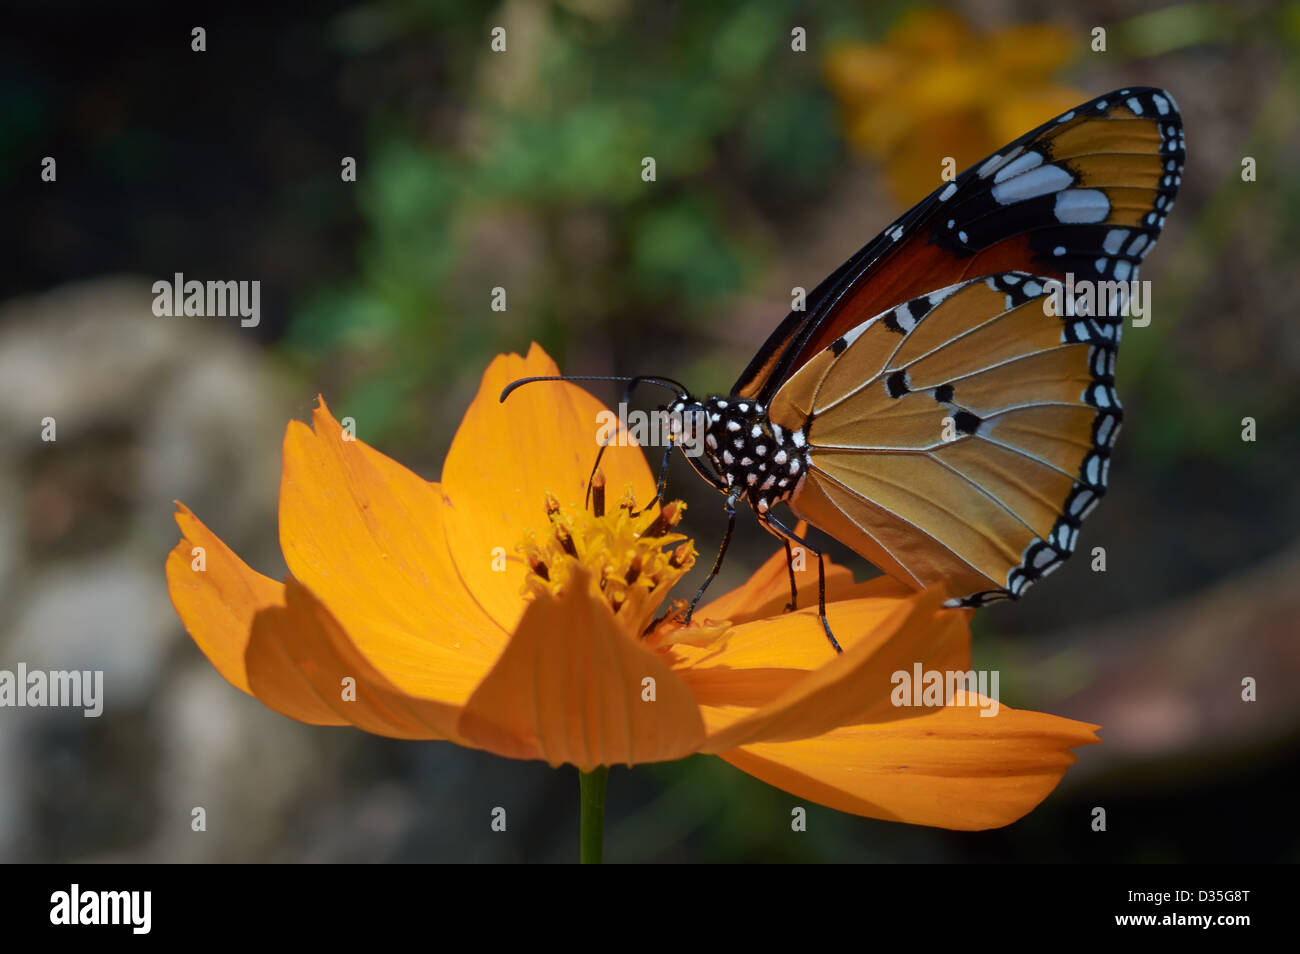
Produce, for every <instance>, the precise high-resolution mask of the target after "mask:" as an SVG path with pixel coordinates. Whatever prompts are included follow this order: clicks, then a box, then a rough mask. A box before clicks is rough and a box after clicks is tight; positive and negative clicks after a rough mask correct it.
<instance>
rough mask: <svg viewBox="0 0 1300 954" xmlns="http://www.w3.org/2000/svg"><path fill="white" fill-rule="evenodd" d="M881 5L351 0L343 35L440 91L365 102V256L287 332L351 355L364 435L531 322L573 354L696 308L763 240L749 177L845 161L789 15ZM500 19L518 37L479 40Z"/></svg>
mask: <svg viewBox="0 0 1300 954" xmlns="http://www.w3.org/2000/svg"><path fill="white" fill-rule="evenodd" d="M889 17H890V9H889V8H888V7H885V8H874V9H871V10H868V8H867V5H863V7H861V8H855V7H854V6H853V5H844V6H843V7H842V8H841V9H840V10H839V11H837V12H836V13H835V15H834V16H831V17H829V18H827V17H824V16H819V17H815V18H814V17H809V16H808V15H807V11H806V10H804V8H803V5H801V4H799V3H795V2H781V3H772V4H763V5H737V4H718V5H714V4H699V5H696V4H684V5H680V6H677V7H674V8H672V13H671V15H668V16H665V15H664V11H662V10H653V11H648V12H647V11H637V10H634V9H633V8H632V7H631V6H630V5H623V4H618V3H611V4H594V3H592V4H586V3H578V2H574V3H568V4H555V5H551V6H546V5H535V4H524V3H506V4H503V5H501V6H500V7H495V8H493V7H483V6H480V5H463V4H442V3H418V2H389V3H377V4H373V5H370V6H367V7H364V8H361V9H360V10H357V11H353V12H350V13H348V14H346V15H345V16H343V17H341V18H340V21H339V23H338V25H337V29H336V31H335V33H336V35H337V36H338V37H339V41H340V44H341V45H343V46H345V48H346V49H347V51H348V52H349V53H350V54H352V55H354V56H357V57H361V58H363V59H366V58H369V59H372V60H373V59H374V58H376V57H383V58H386V59H392V60H393V61H395V62H399V63H403V64H408V65H412V66H418V67H420V68H428V69H429V71H430V75H429V76H428V78H427V81H428V83H429V84H430V85H431V87H433V88H434V92H433V93H432V94H430V95H428V96H422V97H419V98H418V102H416V103H406V102H400V101H399V102H392V103H375V104H374V109H373V120H372V130H371V135H370V142H369V144H368V150H367V155H366V156H364V157H362V158H360V160H359V162H360V168H359V175H358V183H357V190H356V196H357V202H358V203H359V208H360V214H361V217H362V220H363V223H364V237H363V239H362V242H361V246H360V250H359V255H358V262H357V270H356V273H355V274H354V275H349V276H341V277H339V278H338V279H337V280H334V281H330V282H327V283H325V284H324V285H323V287H321V288H319V289H317V290H316V291H315V292H314V293H313V294H312V295H311V296H310V297H309V298H308V299H307V300H306V301H305V302H303V304H302V305H301V307H300V308H299V309H298V311H297V314H296V316H295V318H294V320H293V321H292V324H291V327H290V332H289V335H288V340H287V341H286V343H285V347H286V348H287V349H288V350H289V351H290V352H291V353H294V354H296V355H297V356H298V357H299V358H300V359H302V360H306V361H307V362H309V363H313V364H316V363H325V362H328V361H329V360H330V359H333V358H339V357H341V356H343V355H349V356H350V359H351V360H350V361H349V362H348V363H349V365H351V366H352V368H354V369H355V371H349V372H344V373H345V374H346V375H347V377H346V380H345V388H344V391H345V402H346V404H347V406H348V407H349V409H350V410H351V411H353V412H355V413H358V414H364V415H365V416H366V419H367V420H368V421H370V422H371V423H370V426H371V428H373V430H372V431H371V433H372V434H384V433H391V432H397V433H399V434H401V433H405V434H408V435H409V434H411V433H413V432H414V430H413V429H414V428H416V427H418V426H420V422H421V420H422V419H423V418H425V417H426V415H427V409H428V408H430V407H433V406H436V401H437V400H438V398H439V397H445V395H446V394H447V392H448V387H449V384H452V383H456V382H460V383H462V384H463V383H464V382H465V381H472V380H473V379H475V378H476V377H477V376H478V375H479V374H480V373H481V371H482V368H483V367H484V366H485V364H486V362H487V361H488V360H489V359H490V357H491V356H492V355H493V354H495V353H498V352H500V351H504V350H511V349H516V350H521V349H524V348H526V347H527V344H528V342H529V341H530V340H532V339H537V340H539V341H541V342H542V343H543V345H544V346H546V347H547V348H548V350H550V351H551V353H552V354H553V355H555V356H556V357H557V359H560V360H563V359H564V357H565V354H566V351H567V349H568V348H569V347H570V345H571V344H572V343H573V342H574V341H575V340H578V339H581V338H582V336H584V335H586V334H588V333H590V332H592V331H593V329H596V330H598V329H601V328H604V329H611V328H616V327H618V326H619V325H620V324H621V323H623V322H625V321H629V320H631V319H633V318H635V317H637V316H645V315H654V316H658V320H660V321H663V320H665V319H664V318H663V316H672V317H671V318H669V319H667V320H668V321H670V322H675V323H677V327H679V328H680V327H690V326H692V325H699V324H702V323H704V322H706V321H707V320H708V319H709V317H710V314H711V312H712V311H713V310H714V309H716V308H717V306H718V305H719V303H721V302H723V301H725V300H726V299H727V298H728V297H729V296H732V295H735V294H736V293H737V292H739V291H741V290H743V289H745V288H746V287H748V286H751V285H752V284H753V283H754V282H755V280H756V276H757V275H758V274H759V273H760V271H761V269H762V268H763V266H764V263H765V261H766V260H767V257H768V256H770V254H771V248H770V245H771V243H770V242H765V241H764V240H763V238H762V235H761V230H760V229H756V228H755V223H754V221H753V219H754V216H753V214H752V212H751V211H750V210H749V200H748V198H746V197H747V196H750V195H755V194H757V195H762V196H764V197H765V201H769V202H773V203H777V204H779V205H784V206H786V207H792V206H795V205H798V204H806V203H811V202H815V201H816V200H817V199H818V198H820V197H823V196H824V195H825V194H826V191H827V188H828V186H829V184H830V181H831V178H832V173H833V172H834V171H835V169H836V168H838V167H839V166H840V164H841V163H842V161H843V151H842V148H841V145H840V141H839V135H838V130H837V128H836V125H835V119H836V117H835V111H834V107H833V104H832V102H831V100H830V98H829V96H828V94H827V93H826V91H825V89H824V88H823V85H822V83H821V81H820V76H819V61H818V58H817V56H816V55H811V54H809V55H802V54H794V53H792V52H791V50H790V42H789V36H790V26H789V25H790V24H792V23H800V24H805V25H806V26H807V28H808V30H809V32H810V33H811V34H813V35H814V36H815V37H816V39H817V41H818V42H819V43H821V42H824V40H825V38H826V36H827V35H832V34H834V33H836V32H840V33H860V32H861V31H863V30H870V29H872V28H873V26H872V24H873V23H875V24H878V25H883V24H885V23H887V22H888V19H889ZM498 25H500V26H503V27H504V28H505V29H506V38H507V49H508V51H509V56H502V55H500V54H497V53H493V52H492V51H491V50H490V48H489V42H490V31H491V29H492V28H493V27H494V26H498ZM494 57H495V58H496V59H494ZM646 156H652V157H654V159H655V162H656V167H657V168H656V181H655V182H654V183H653V184H650V183H647V182H645V181H643V180H642V175H641V173H642V159H643V157H646ZM737 176H738V177H739V180H737V179H736V178H735V177H737ZM575 233H578V234H576V235H575ZM485 264H486V265H488V266H492V267H488V268H485ZM497 285H500V286H502V287H504V288H505V289H506V290H507V310H506V311H505V312H504V313H494V312H493V311H492V310H491V308H490V290H491V288H492V287H494V286H497ZM660 330H662V331H663V332H665V333H667V332H669V331H672V330H674V329H673V328H672V327H667V328H662V329H660Z"/></svg>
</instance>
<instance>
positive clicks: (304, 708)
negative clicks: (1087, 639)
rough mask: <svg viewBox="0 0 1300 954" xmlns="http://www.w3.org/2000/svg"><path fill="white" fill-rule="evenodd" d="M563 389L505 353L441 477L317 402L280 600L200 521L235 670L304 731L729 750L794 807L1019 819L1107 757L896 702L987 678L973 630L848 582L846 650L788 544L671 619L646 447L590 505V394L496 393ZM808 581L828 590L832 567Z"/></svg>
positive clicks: (291, 486)
mask: <svg viewBox="0 0 1300 954" xmlns="http://www.w3.org/2000/svg"><path fill="white" fill-rule="evenodd" d="M556 373H557V369H556V367H555V365H554V363H553V362H552V361H551V360H550V359H549V358H548V357H547V356H546V355H545V354H544V353H543V352H542V351H541V349H539V348H538V347H537V346H535V345H534V346H533V349H532V350H531V351H530V352H529V355H528V357H527V358H520V357H518V356H516V355H508V356H502V357H499V358H497V359H496V360H495V361H494V362H493V363H492V365H491V367H490V368H489V369H488V371H487V373H486V374H485V375H484V377H483V382H482V385H481V387H480V389H479V393H478V396H477V397H476V398H475V399H474V402H473V403H472V404H471V405H470V408H469V411H468V412H467V413H466V415H465V418H464V420H463V421H462V422H461V426H460V429H459V431H458V432H457V434H456V438H455V440H454V441H453V443H452V446H451V450H450V451H449V452H448V455H447V460H446V463H445V465H444V467H443V479H442V482H441V483H430V482H429V481H426V480H424V479H423V478H421V477H419V476H417V475H415V474H414V473H412V472H411V471H409V470H407V469H405V468H403V467H402V466H401V465H399V464H397V463H396V462H394V461H393V460H391V459H390V458H388V457H385V456H384V455H383V454H381V453H379V452H378V451H376V450H373V449H372V448H370V447H367V446H366V445H365V444H364V443H361V442H360V441H356V440H349V439H348V435H346V434H344V433H343V431H342V429H341V428H340V426H339V425H338V423H336V422H335V420H334V418H333V417H332V416H331V415H330V413H329V410H328V409H327V408H326V407H325V405H324V403H323V402H322V403H321V405H320V407H319V408H318V409H317V410H316V412H315V414H314V419H313V426H312V427H310V428H309V427H307V426H306V425H304V424H301V423H298V422H296V421H295V422H292V423H290V425H289V428H288V431H287V433H286V434H285V439H284V469H283V477H282V480H281V486H280V543H281V547H282V549H283V551H284V557H285V560H286V562H287V564H288V567H289V571H290V574H291V575H290V576H289V577H288V578H287V579H286V580H285V581H284V582H283V583H278V582H276V581H275V580H272V579H269V578H267V577H265V576H262V575H261V574H259V573H257V572H256V571H254V570H252V569H250V568H249V567H248V566H247V565H245V564H244V563H243V562H242V561H241V560H240V559H239V558H238V557H237V556H236V555H235V554H234V553H233V552H231V550H230V549H229V548H227V547H226V546H225V545H224V544H223V543H222V542H221V541H220V540H219V539H218V538H217V537H216V536H215V535H214V534H213V533H212V532H211V531H210V530H208V528H207V527H205V526H204V525H203V524H202V523H201V522H199V520H198V518H197V517H195V516H194V515H193V514H192V513H190V512H189V511H188V510H187V509H185V507H184V506H180V507H179V511H178V513H177V522H178V523H179V524H180V528H181V531H182V533H183V535H184V536H183V538H182V539H181V541H180V543H179V544H178V545H177V546H176V548H175V549H174V550H173V551H172V553H171V555H170V556H169V558H168V560H167V582H168V587H169V589H170V591H171V596H172V602H173V604H174V606H175V607H176V611H177V613H178V614H179V615H180V617H181V619H182V621H183V622H184V624H185V627H186V629H188V631H189V633H190V635H191V636H192V637H193V638H194V641H195V642H196V643H198V645H199V648H200V649H202V650H203V652H204V653H205V654H206V655H207V657H208V659H209V660H211V662H212V664H213V665H214V666H216V668H217V670H218V671H219V672H220V673H221V674H222V675H223V676H225V677H226V679H227V680H229V681H230V682H231V683H232V684H233V685H234V686H236V687H237V688H239V689H242V690H243V691H245V692H248V693H251V694H252V695H254V696H256V697H257V698H258V699H260V700H261V701H262V702H264V703H265V704H266V705H267V706H269V707H271V708H272V709H274V710H276V711H277V712H280V713H283V714H284V715H287V716H290V717H292V718H294V719H298V720H301V721H303V722H309V723H313V724H317V725H354V726H356V727H358V728H361V729H365V730H366V731H369V732H374V733H377V734H379V735H385V736H392V737H396V738H405V739H446V740H449V741H452V742H456V743H458V744H460V745H465V746H470V747H473V748H481V749H486V750H489V751H492V752H495V753H497V754H500V755H504V756H508V757H512V758H521V759H544V760H545V761H547V762H549V763H550V764H551V765H560V764H562V763H566V762H567V763H572V764H574V765H577V766H578V767H579V768H581V769H582V770H584V771H590V770H592V769H593V768H595V767H597V766H602V765H613V764H619V763H623V764H634V763H638V762H656V761H665V760H669V759H679V758H683V757H685V756H687V755H690V754H692V753H696V752H708V753H715V754H718V755H721V756H722V757H723V758H724V759H726V760H727V761H729V762H731V763H732V764H734V765H736V766H737V767H739V768H741V769H743V770H744V771H746V772H749V773H750V774H753V775H755V776H757V777H759V778H761V779H764V780H766V781H768V782H770V783H771V784H773V785H777V786H779V787H781V788H783V789H785V790H787V791H790V792H793V793H795V794H796V795H798V796H799V797H801V798H806V799H809V800H812V801H815V802H820V803H822V804H825V805H829V806H832V807H834V808H838V809H841V810H843V811H847V812H853V813H856V814H859V815H868V816H871V817H875V818H886V819H894V820H899V821H906V822H912V823H916V824H924V825H937V826H942V827H948V828H963V829H978V828H991V827H996V826H1000V825H1005V824H1007V823H1009V822H1011V821H1014V820H1015V819H1017V818H1019V817H1021V816H1022V815H1024V814H1025V813H1026V812H1028V811H1029V810H1031V809H1032V808H1033V807H1034V806H1035V805H1036V804H1038V802H1039V801H1041V800H1042V799H1043V798H1044V797H1045V796H1046V795H1047V793H1048V792H1050V791H1051V790H1052V789H1053V788H1054V787H1055V785H1056V784H1057V782H1058V781H1059V780H1060V778H1061V776H1062V774H1063V773H1064V772H1065V770H1066V768H1067V767H1068V766H1069V765H1070V764H1072V763H1073V761H1074V756H1073V755H1072V754H1071V753H1070V751H1069V750H1070V749H1071V748H1072V747H1074V746H1077V745H1082V744H1085V743H1089V742H1094V741H1096V737H1095V735H1094V734H1093V731H1092V730H1093V728H1094V727H1092V726H1088V725H1084V724H1082V723H1078V722H1072V721H1069V720H1066V719H1061V718H1057V717H1055V716H1050V715H1043V714H1040V713H1034V712H1021V711H1016V710H1014V709H1010V708H1008V707H1006V706H1001V707H1000V709H999V710H998V711H997V714H996V716H995V717H992V718H988V717H986V716H982V715H981V710H980V708H978V707H977V706H974V705H965V706H963V705H956V704H950V705H945V706H940V707H932V708H912V707H897V706H895V705H894V704H893V703H892V702H891V691H893V690H894V688H895V686H894V684H893V682H892V681H891V680H892V677H893V674H895V673H897V672H899V671H908V672H911V671H912V670H913V667H914V666H915V665H917V664H919V665H920V666H921V667H922V668H923V669H926V670H941V671H945V670H967V669H969V667H970V651H969V643H970V633H969V628H968V619H969V614H968V612H966V611H958V610H945V609H941V608H940V606H939V604H940V602H941V600H942V594H941V593H938V592H926V593H915V592H912V591H910V590H907V589H905V588H904V587H903V586H902V585H901V584H899V583H896V582H894V581H892V580H890V579H887V578H880V579H876V580H872V581H870V582H867V583H862V584H856V583H854V581H853V579H852V575H851V574H850V573H849V572H848V571H847V570H846V569H844V568H843V567H831V569H830V572H829V575H828V579H827V598H828V605H827V612H828V614H829V617H830V620H831V625H832V626H833V627H834V630H835V633H836V634H837V636H838V638H839V639H840V641H841V643H842V644H843V646H844V650H845V651H844V653H843V655H841V656H837V655H836V654H835V653H834V652H832V650H831V649H830V647H829V645H828V643H827V641H826V638H825V636H824V635H823V633H822V629H821V626H820V624H819V622H818V619H817V613H816V609H815V604H814V605H812V606H809V607H806V608H803V609H800V610H799V611H797V612H794V613H783V612H782V609H783V606H784V604H785V602H786V600H787V598H788V591H787V581H786V570H785V560H784V551H778V553H777V554H776V555H774V556H773V557H772V559H770V560H769V561H768V562H767V563H766V564H764V566H763V567H762V568H760V569H759V570H758V572H756V573H755V574H754V576H753V577H752V578H751V579H750V580H749V581H748V582H747V583H745V584H744V585H743V586H741V587H740V588H738V589H736V590H735V591H733V592H731V593H728V594H726V595H724V596H722V597H719V598H718V599H716V600H714V601H713V602H712V603H709V604H707V605H705V606H702V607H701V608H700V610H699V612H698V613H697V614H696V620H697V621H696V622H695V623H692V624H691V625H690V626H682V625H681V624H680V623H678V622H676V621H675V618H673V616H672V614H671V613H670V614H667V615H669V616H670V620H669V621H666V622H663V621H661V622H657V623H655V622H653V621H652V617H653V615H654V614H655V612H656V610H657V609H658V608H659V606H660V604H661V603H662V601H663V600H664V597H665V595H666V593H667V590H668V589H669V588H670V587H671V586H672V584H673V583H675V582H676V581H677V580H678V579H680V578H681V576H682V575H684V574H685V573H686V572H687V571H689V570H690V569H691V566H692V565H693V563H694V558H695V552H694V548H693V546H692V545H691V544H690V543H689V542H687V541H686V540H685V538H684V537H682V536H681V535H679V534H677V533H676V531H675V526H676V523H677V520H678V519H679V518H680V513H681V505H680V504H675V503H674V504H669V505H667V506H665V507H664V508H662V509H661V510H659V511H651V512H650V513H646V514H644V515H641V516H638V517H633V516H632V515H631V511H630V509H629V506H624V505H622V504H630V498H631V497H634V498H635V499H639V500H646V499H648V498H649V497H651V496H652V494H653V489H654V486H653V480H652V476H651V474H650V471H649V468H648V467H647V465H646V462H645V458H644V457H643V455H642V452H641V451H640V449H639V448H637V447H635V446H611V447H610V448H609V449H608V451H607V453H606V454H605V457H604V461H603V464H602V469H603V473H604V474H605V476H606V489H607V490H610V491H613V490H614V489H615V488H618V489H619V490H618V494H619V496H620V499H619V500H615V499H614V496H615V495H614V494H613V493H611V494H610V495H609V496H610V500H609V501H607V507H606V512H605V513H604V514H603V515H598V514H596V513H593V512H592V511H590V510H587V509H584V503H583V501H584V496H585V493H586V489H587V488H586V480H587V475H588V472H589V470H590V467H591V462H592V459H593V456H592V455H593V454H594V452H595V446H596V445H595V440H596V433H597V420H598V419H597V415H598V413H599V412H600V411H602V410H603V408H602V407H601V405H600V403H599V402H598V401H596V400H595V399H594V398H593V397H592V396H591V395H589V394H587V393H586V392H585V391H582V390H581V389H579V388H577V387H575V386H573V385H570V384H545V385H542V384H538V385H532V386H531V388H530V389H529V390H527V391H525V392H520V393H519V394H517V395H515V396H514V397H512V398H511V399H510V401H509V402H507V403H506V404H501V403H500V402H499V401H498V395H499V394H500V393H501V389H502V388H503V387H504V385H505V384H506V383H508V382H509V381H511V380H513V379H515V378H519V377H524V376H529V375H549V374H556ZM624 492H626V494H628V495H629V497H628V498H623V497H622V494H623V493H624ZM597 496H600V495H597ZM596 509H599V508H596ZM199 547H202V548H203V553H202V557H203V559H202V560H199V558H198V554H197V552H196V548H199ZM799 582H800V592H801V593H803V594H810V593H815V592H816V589H815V582H816V575H815V568H814V569H813V570H812V571H807V570H805V571H803V572H802V573H801V577H800V581H799ZM805 598H806V597H805ZM809 602H812V601H809ZM981 698H982V697H972V699H973V700H978V699H981Z"/></svg>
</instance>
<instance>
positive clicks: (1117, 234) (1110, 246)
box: [1101, 229, 1128, 255]
mask: <svg viewBox="0 0 1300 954" xmlns="http://www.w3.org/2000/svg"><path fill="white" fill-rule="evenodd" d="M1127 237H1128V229H1111V230H1110V231H1109V232H1107V233H1106V240H1105V241H1104V242H1102V243H1101V247H1102V248H1104V249H1105V250H1106V251H1107V252H1109V253H1110V254H1111V255H1118V254H1119V250H1120V247H1121V246H1122V245H1123V244H1124V239H1126V238H1127Z"/></svg>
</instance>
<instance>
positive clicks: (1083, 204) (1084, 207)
mask: <svg viewBox="0 0 1300 954" xmlns="http://www.w3.org/2000/svg"><path fill="white" fill-rule="evenodd" d="M1054 212H1055V214H1056V221H1058V222H1063V223H1065V224H1067V225H1078V224H1086V223H1089V222H1101V221H1102V220H1104V219H1105V218H1106V216H1108V215H1110V199H1108V198H1106V193H1104V192H1102V191H1101V190H1100V189H1066V190H1065V191H1063V192H1058V193H1057V194H1056V207H1055V209H1054Z"/></svg>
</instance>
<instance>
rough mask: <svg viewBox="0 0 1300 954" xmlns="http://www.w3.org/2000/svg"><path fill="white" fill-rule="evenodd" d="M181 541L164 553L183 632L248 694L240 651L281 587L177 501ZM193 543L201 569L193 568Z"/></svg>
mask: <svg viewBox="0 0 1300 954" xmlns="http://www.w3.org/2000/svg"><path fill="white" fill-rule="evenodd" d="M176 523H177V525H178V526H179V527H180V528H181V534H182V537H181V541H180V543H178V544H176V546H175V547H174V548H173V549H172V551H171V553H169V554H168V555H167V568H166V574H167V591H168V593H170V594H171V600H172V606H174V607H175V608H176V615H177V616H179V617H180V618H181V622H182V623H183V624H184V626H185V629H186V631H187V632H188V633H189V634H190V636H191V637H192V638H193V640H194V642H195V643H197V644H198V647H199V649H201V650H203V655H205V656H207V657H208V661H209V662H211V663H212V665H213V666H215V667H216V669H217V672H219V673H221V675H223V676H225V677H226V681H228V682H229V683H230V684H231V685H232V686H234V687H235V688H236V689H241V690H243V691H244V692H249V693H251V691H252V690H251V689H249V687H248V673H247V671H246V670H245V669H244V650H245V649H246V648H247V646H248V635H249V633H250V632H251V631H252V627H253V617H254V616H255V615H256V614H257V612H258V611H259V610H262V609H266V608H267V607H271V606H283V605H284V586H283V585H282V584H281V583H279V582H277V581H276V580H273V579H271V578H270V577H269V576H263V575H262V574H261V573H258V572H257V571H256V570H254V569H252V568H251V567H249V565H248V564H247V563H245V562H244V561H243V560H241V559H240V558H239V557H238V556H236V555H235V552H234V551H233V550H231V549H230V547H228V546H226V545H225V544H224V543H222V542H221V539H220V538H219V537H218V536H217V535H216V534H214V533H213V532H212V531H211V530H209V529H208V528H207V527H205V526H204V525H203V521H201V520H199V518H198V517H196V516H194V514H193V513H191V512H190V510H189V508H188V507H186V506H185V505H184V504H182V503H180V502H177V504H176ZM195 547H202V548H203V553H202V556H203V561H204V568H203V569H202V570H195V569H194V568H193V567H194V562H195V560H196V559H197V555H196V554H195V552H194V548H195Z"/></svg>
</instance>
